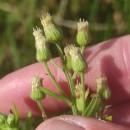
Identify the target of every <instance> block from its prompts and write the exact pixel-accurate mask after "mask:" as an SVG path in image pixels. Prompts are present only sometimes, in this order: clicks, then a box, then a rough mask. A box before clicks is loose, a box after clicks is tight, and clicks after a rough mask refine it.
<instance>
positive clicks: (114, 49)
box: [0, 35, 130, 130]
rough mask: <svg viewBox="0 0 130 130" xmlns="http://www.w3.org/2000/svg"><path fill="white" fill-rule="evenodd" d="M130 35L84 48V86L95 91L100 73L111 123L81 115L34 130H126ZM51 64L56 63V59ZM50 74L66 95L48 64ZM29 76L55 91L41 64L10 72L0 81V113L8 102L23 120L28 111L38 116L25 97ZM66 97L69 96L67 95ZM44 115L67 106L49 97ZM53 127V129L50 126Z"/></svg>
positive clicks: (59, 77)
mask: <svg viewBox="0 0 130 130" xmlns="http://www.w3.org/2000/svg"><path fill="white" fill-rule="evenodd" d="M129 41H130V35H127V36H123V37H120V38H116V39H112V40H109V41H106V42H103V43H100V44H98V45H95V46H92V47H88V49H86V50H85V53H84V57H85V58H86V61H87V62H88V70H87V71H86V74H85V84H86V87H89V88H90V89H91V90H95V89H96V88H95V84H96V83H95V81H96V79H97V78H98V77H99V76H100V75H102V74H104V75H106V77H107V81H108V85H109V87H110V89H111V93H112V96H111V99H110V100H109V101H108V104H111V105H112V108H111V109H110V110H109V111H108V113H109V114H110V115H112V116H113V122H112V123H110V122H104V121H101V120H96V119H92V118H85V117H81V116H69V115H66V116H59V117H54V118H51V119H49V120H47V121H45V122H44V123H41V124H40V125H39V126H38V127H37V129H36V130H52V129H53V130H61V129H62V130H65V129H67V130H97V129H98V130H99V129H100V130H107V129H108V130H129V129H130V43H129ZM55 61H56V62H57V63H58V64H60V62H59V59H55ZM49 66H50V68H51V71H52V73H53V74H54V76H55V77H56V79H57V80H58V82H59V83H60V85H61V86H62V87H63V89H64V91H65V92H66V94H68V91H69V90H68V86H67V83H66V79H65V76H64V74H63V73H62V72H60V71H59V70H57V69H55V67H54V66H53V65H51V64H50V63H49ZM33 75H39V76H41V77H43V85H44V86H46V87H47V88H49V89H51V90H53V91H56V92H57V89H56V88H55V87H54V85H53V83H52V81H51V80H50V78H49V76H48V75H47V72H46V71H45V70H44V69H43V67H42V64H40V63H35V64H32V65H29V66H27V67H25V68H23V69H20V70H18V71H16V72H13V73H11V74H9V75H7V76H5V77H3V78H2V79H0V104H1V106H0V112H2V113H5V114H8V113H9V110H10V107H11V105H12V102H14V103H15V104H16V106H17V108H18V110H19V114H20V117H21V118H24V117H25V116H26V114H27V112H28V111H30V110H31V112H32V113H33V115H34V116H37V115H39V114H40V112H39V109H38V107H37V105H36V103H35V102H34V101H32V100H31V99H30V98H29V93H30V89H31V78H32V77H33ZM68 95H69V94H68ZM43 105H44V108H45V110H46V112H47V114H52V113H56V112H59V111H63V110H66V109H67V108H68V106H67V105H66V104H65V103H63V102H61V101H59V100H56V99H53V98H51V97H49V96H46V98H45V99H44V101H43ZM54 126H55V127H54Z"/></svg>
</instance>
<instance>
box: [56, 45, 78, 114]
mask: <svg viewBox="0 0 130 130" xmlns="http://www.w3.org/2000/svg"><path fill="white" fill-rule="evenodd" d="M56 47H57V49H58V52H59V55H60V58H61V61H62V65H63V72H64V73H65V76H66V78H67V80H68V83H69V86H70V92H71V97H72V112H73V115H77V109H76V102H75V94H74V85H73V81H72V79H71V77H70V75H69V73H68V71H67V69H66V66H65V60H64V57H63V56H64V54H63V52H62V49H61V47H60V45H59V44H58V43H57V44H56Z"/></svg>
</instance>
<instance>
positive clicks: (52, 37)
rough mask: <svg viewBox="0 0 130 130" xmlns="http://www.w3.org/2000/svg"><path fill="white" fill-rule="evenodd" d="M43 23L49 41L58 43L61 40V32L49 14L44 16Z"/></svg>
mask: <svg viewBox="0 0 130 130" xmlns="http://www.w3.org/2000/svg"><path fill="white" fill-rule="evenodd" d="M41 23H42V25H43V28H44V32H45V37H46V39H47V41H49V42H52V43H57V42H58V41H59V40H60V39H61V31H60V29H59V28H58V27H57V26H56V25H55V24H54V22H53V20H52V17H51V15H50V14H49V13H47V14H46V16H42V18H41Z"/></svg>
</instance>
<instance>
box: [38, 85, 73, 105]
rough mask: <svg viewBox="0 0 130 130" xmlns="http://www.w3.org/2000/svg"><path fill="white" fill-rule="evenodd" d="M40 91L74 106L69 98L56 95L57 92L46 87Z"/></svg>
mask: <svg viewBox="0 0 130 130" xmlns="http://www.w3.org/2000/svg"><path fill="white" fill-rule="evenodd" d="M39 89H40V90H41V91H42V92H44V93H45V94H47V95H50V96H52V97H54V98H57V99H59V100H62V101H64V102H66V103H67V104H68V105H69V106H71V105H72V103H71V101H70V100H69V99H68V98H67V97H64V96H63V95H60V94H57V93H55V92H53V91H51V90H49V89H47V88H45V87H40V88H39Z"/></svg>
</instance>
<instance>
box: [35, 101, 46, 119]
mask: <svg viewBox="0 0 130 130" xmlns="http://www.w3.org/2000/svg"><path fill="white" fill-rule="evenodd" d="M37 105H38V107H39V109H40V111H41V113H42V117H43V119H44V120H46V119H47V115H46V113H45V111H44V108H43V106H42V102H41V100H39V101H37Z"/></svg>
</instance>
